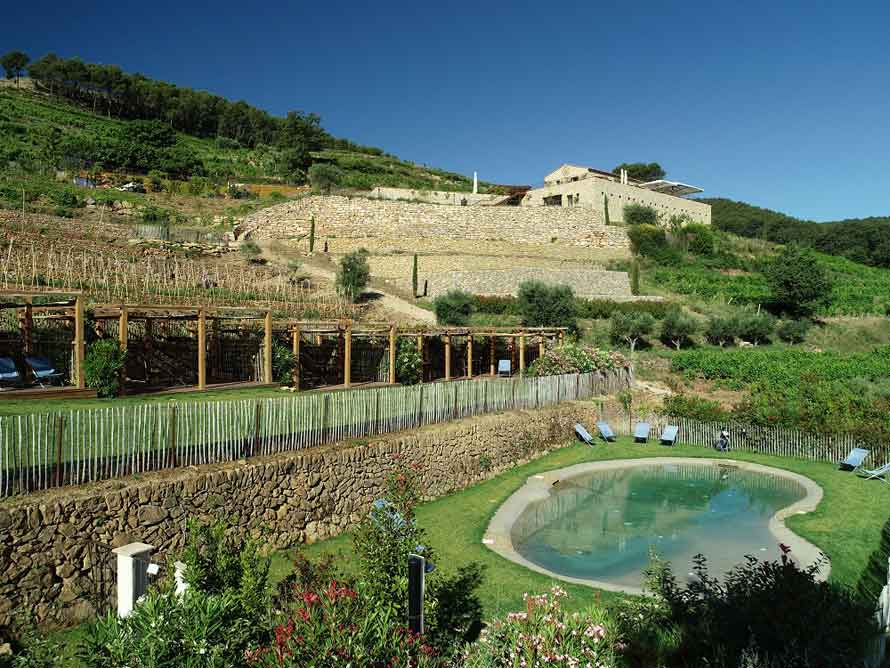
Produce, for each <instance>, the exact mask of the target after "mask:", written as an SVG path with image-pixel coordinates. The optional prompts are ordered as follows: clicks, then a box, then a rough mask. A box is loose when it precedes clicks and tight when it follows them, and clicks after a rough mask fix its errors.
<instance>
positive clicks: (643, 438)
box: [634, 422, 649, 443]
mask: <svg viewBox="0 0 890 668" xmlns="http://www.w3.org/2000/svg"><path fill="white" fill-rule="evenodd" d="M648 441H649V423H648V422H637V426H636V428H634V443H646V442H648Z"/></svg>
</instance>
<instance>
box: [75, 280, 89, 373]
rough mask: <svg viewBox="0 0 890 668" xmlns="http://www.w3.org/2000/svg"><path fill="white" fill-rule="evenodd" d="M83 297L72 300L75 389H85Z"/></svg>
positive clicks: (78, 296)
mask: <svg viewBox="0 0 890 668" xmlns="http://www.w3.org/2000/svg"><path fill="white" fill-rule="evenodd" d="M84 354H85V350H84V342H83V295H77V298H76V299H75V300H74V373H75V375H76V376H77V387H78V388H79V389H83V388H85V387H86V378H84V375H83V358H84Z"/></svg>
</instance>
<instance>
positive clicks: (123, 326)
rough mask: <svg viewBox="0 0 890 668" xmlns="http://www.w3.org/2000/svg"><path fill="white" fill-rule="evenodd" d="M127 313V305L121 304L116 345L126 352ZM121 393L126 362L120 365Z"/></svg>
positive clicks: (127, 333)
mask: <svg viewBox="0 0 890 668" xmlns="http://www.w3.org/2000/svg"><path fill="white" fill-rule="evenodd" d="M128 315H129V314H128V313H127V307H126V306H121V314H120V319H119V320H118V325H117V340H118V345H119V346H120V349H121V352H122V353H126V352H127V343H128V338H129V332H128V331H127V330H128V328H129V324H128ZM120 376H121V394H124V392H125V386H126V384H127V365H126V363H125V364H124V365H123V366H122V367H121V374H120Z"/></svg>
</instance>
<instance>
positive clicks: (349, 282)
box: [337, 248, 371, 301]
mask: <svg viewBox="0 0 890 668" xmlns="http://www.w3.org/2000/svg"><path fill="white" fill-rule="evenodd" d="M370 280H371V268H370V267H369V266H368V251H367V250H365V249H364V248H359V249H358V250H357V251H354V252H352V253H349V254H347V255H344V256H343V259H342V260H340V266H339V267H337V287H338V288H340V290H341V292H343V293H344V294H345V295H346V296H347V297H348V298H349V299H352V300H353V301H356V300H357V299H358V297H359V295H361V294H362V291H363V290H364V289H365V288H366V287H367V286H368V282H369V281H370Z"/></svg>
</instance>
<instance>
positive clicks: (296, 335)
mask: <svg viewBox="0 0 890 668" xmlns="http://www.w3.org/2000/svg"><path fill="white" fill-rule="evenodd" d="M291 336H292V337H293V353H294V371H293V382H294V388H295V389H296V390H297V391H299V390H300V328H299V326H296V327H294V329H293V331H292V332H291Z"/></svg>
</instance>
